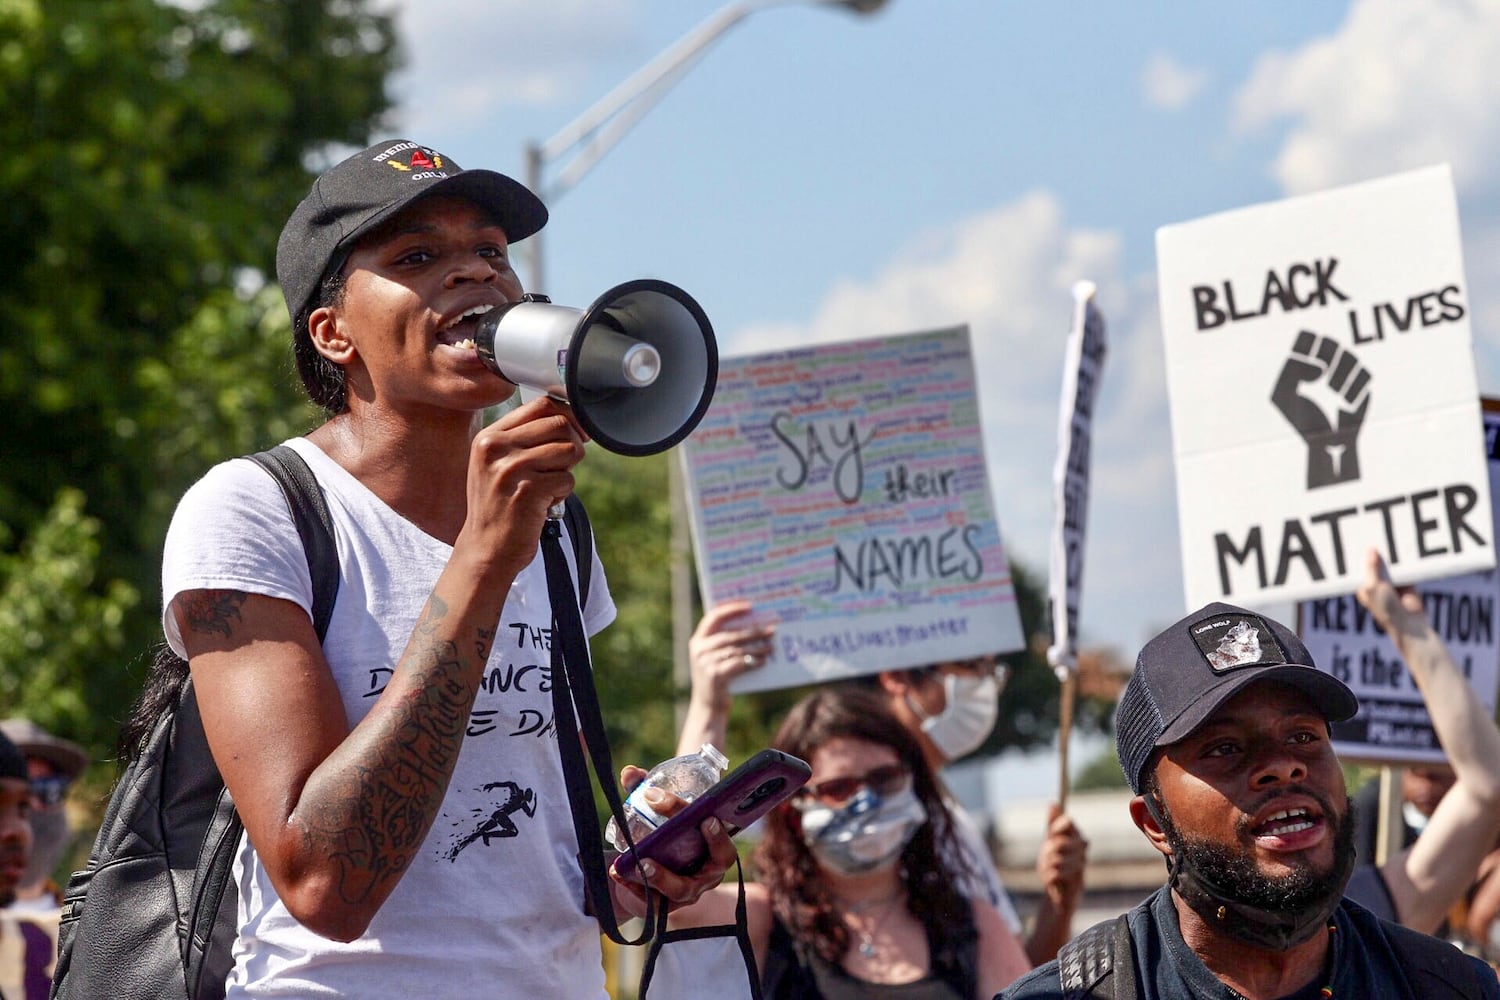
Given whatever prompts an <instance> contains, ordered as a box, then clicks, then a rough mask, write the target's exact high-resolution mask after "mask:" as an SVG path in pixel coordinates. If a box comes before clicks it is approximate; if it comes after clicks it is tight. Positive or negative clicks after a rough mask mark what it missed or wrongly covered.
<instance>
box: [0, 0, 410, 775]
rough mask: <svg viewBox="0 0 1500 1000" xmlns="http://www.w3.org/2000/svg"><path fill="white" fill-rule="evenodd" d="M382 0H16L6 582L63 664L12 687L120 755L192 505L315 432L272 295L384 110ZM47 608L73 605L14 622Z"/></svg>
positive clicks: (1, 55) (3, 217) (5, 170)
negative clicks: (183, 501) (187, 504)
mask: <svg viewBox="0 0 1500 1000" xmlns="http://www.w3.org/2000/svg"><path fill="white" fill-rule="evenodd" d="M376 6H377V5H376V4H375V3H372V2H368V0H209V2H205V3H194V4H181V5H178V4H168V3H158V2H156V0H0V123H3V126H4V130H5V132H6V133H7V134H10V135H13V136H17V137H18V138H19V139H20V140H21V141H19V142H18V143H16V144H14V145H15V148H14V150H13V151H12V154H11V155H8V156H6V157H4V158H3V159H0V239H3V241H4V244H5V246H6V247H7V249H8V251H9V257H10V261H11V263H10V266H8V267H7V268H6V269H5V271H4V273H3V275H0V324H3V327H4V329H5V330H6V337H5V339H4V341H3V342H0V407H3V409H4V410H5V412H6V414H7V417H8V420H9V427H8V428H7V432H6V435H5V437H4V449H5V451H4V459H5V461H4V463H3V471H0V526H3V528H4V533H3V539H0V546H3V547H0V555H4V557H5V560H4V563H3V572H0V587H3V588H4V592H5V593H6V595H7V608H6V613H7V614H12V615H16V616H17V617H15V618H14V621H16V622H19V623H24V625H23V624H17V625H16V626H15V627H16V628H18V629H21V630H22V631H21V632H18V633H17V634H18V635H21V634H23V633H24V635H25V637H26V639H25V641H26V642H27V643H32V644H36V643H39V644H40V646H41V647H42V649H43V650H44V651H45V652H46V655H47V657H48V659H49V661H51V662H55V663H56V664H57V666H56V668H55V669H54V670H53V671H52V672H49V673H47V674H45V675H38V674H37V673H36V672H35V671H34V669H33V666H32V664H31V663H28V662H26V660H25V659H24V658H23V659H21V660H19V661H18V660H15V659H12V658H11V655H10V653H11V647H10V646H8V645H7V646H6V647H5V648H4V650H3V651H0V652H3V653H4V659H3V661H0V692H6V693H7V698H6V703H7V705H25V706H27V707H28V710H30V711H33V712H35V713H36V714H37V715H38V716H39V717H40V718H42V719H43V720H44V721H49V720H50V721H53V722H55V723H56V724H57V725H58V726H59V727H60V728H61V729H62V730H63V731H64V732H66V733H67V734H68V735H70V736H73V737H75V738H77V739H80V740H81V741H83V742H85V743H86V744H88V745H89V746H90V747H91V749H93V750H94V751H95V752H96V754H97V755H101V756H102V755H103V754H104V753H105V752H106V751H107V748H108V747H109V746H110V744H111V743H112V741H113V738H114V732H115V727H116V723H117V720H118V718H119V716H120V714H121V712H122V708H123V706H124V705H125V704H126V703H127V702H128V701H129V699H130V697H132V696H133V693H134V687H135V685H136V683H137V682H138V681H139V674H138V672H137V673H132V672H131V671H129V670H127V669H125V667H126V665H127V664H129V663H131V662H137V663H138V662H139V660H140V653H141V651H143V650H144V649H145V648H146V646H147V645H148V644H149V643H150V641H151V639H152V637H153V635H154V634H155V633H156V631H157V628H156V621H157V619H156V615H157V610H158V609H157V607H156V604H157V601H156V598H155V595H156V594H157V593H158V590H159V584H158V573H159V569H158V567H159V560H160V551H161V540H162V535H163V533H164V530H165V524H166V518H167V517H168V516H169V514H170V511H171V508H172V505H173V504H174V503H175V500H176V497H177V496H178V495H179V494H180V493H181V491H182V490H183V488H185V486H186V485H187V484H188V483H189V482H191V481H192V480H193V479H194V478H195V477H196V476H198V475H200V474H201V473H202V471H203V469H204V468H205V466H206V464H207V462H209V461H212V460H216V459H218V458H221V457H224V456H227V455H229V454H233V453H237V452H242V451H246V450H250V449H252V448H255V447H261V446H263V445H265V444H267V443H270V442H272V441H274V440H276V438H277V437H278V436H281V435H282V434H283V433H284V432H285V431H287V430H288V429H289V428H296V427H299V426H305V425H306V422H307V421H308V419H309V413H308V411H306V410H305V409H303V408H301V405H300V403H299V402H298V400H299V398H300V393H299V392H298V391H297V390H296V389H294V387H293V383H292V381H291V380H290V379H288V378H287V377H286V373H287V372H288V371H289V367H290V361H289V358H290V350H289V342H290V337H289V333H288V324H287V319H286V317H285V315H284V309H283V307H282V306H281V304H280V299H279V295H278V294H276V292H275V290H274V288H271V289H270V290H266V289H264V288H263V287H262V286H263V285H264V280H265V279H264V276H266V275H270V274H272V273H273V270H274V269H273V261H274V253H275V245H276V237H277V235H278V232H279V230H280V225H281V221H282V220H283V219H285V217H286V215H287V214H288V213H289V212H290V211H291V208H292V206H293V205H295V203H296V202H297V200H298V199H299V198H300V197H301V196H302V194H303V193H304V192H305V191H306V190H307V186H308V184H309V183H310V182H311V178H312V173H311V171H310V170H309V165H316V158H317V157H318V156H319V155H320V154H321V152H322V151H323V150H325V149H326V148H328V146H329V145H330V144H348V145H359V144H363V143H364V142H365V141H366V140H367V138H368V136H369V135H370V134H371V132H372V131H374V130H375V129H376V126H377V125H378V123H379V121H380V118H381V116H382V115H383V114H384V113H385V111H386V109H387V99H386V96H385V91H384V80H385V77H386V76H387V74H388V73H389V72H390V70H391V69H392V68H393V67H394V65H395V44H394V32H393V28H392V25H391V24H390V21H389V18H388V16H386V15H383V14H378V13H376V12H375V8H376ZM69 519H71V520H69ZM68 524H71V525H72V528H71V530H64V527H65V526H66V525H68ZM53 563H55V564H56V565H55V566H54V565H53ZM58 567H68V568H67V569H66V571H64V570H63V569H59V568H58ZM27 594H33V595H45V597H46V599H47V600H49V601H54V602H57V603H58V604H59V605H61V604H69V605H71V607H69V608H64V607H61V606H58V607H53V608H51V609H49V610H48V611H47V613H46V614H45V615H39V614H33V613H31V612H30V611H27V610H25V609H22V610H21V611H19V612H16V611H13V610H12V609H11V608H10V607H9V602H10V601H11V600H12V599H14V600H16V601H21V599H22V597H24V595H27ZM134 595H139V599H138V603H137V605H136V607H135V608H134V610H133V611H132V612H131V613H130V614H125V615H124V616H123V618H120V615H121V613H123V611H124V610H125V608H126V607H127V606H128V604H129V601H130V600H132V599H134ZM106 612H108V613H106ZM96 616H97V617H96ZM111 616H113V617H111ZM11 620H12V619H7V626H6V627H10V624H9V623H10V622H11ZM65 660H66V661H67V663H66V664H64V661H65ZM23 689H24V690H23ZM11 691H16V692H20V693H19V694H18V695H16V699H17V700H12V699H11V698H10V697H9V696H8V695H9V692H11Z"/></svg>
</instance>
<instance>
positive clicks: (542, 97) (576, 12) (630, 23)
mask: <svg viewBox="0 0 1500 1000" xmlns="http://www.w3.org/2000/svg"><path fill="white" fill-rule="evenodd" d="M390 6H391V8H392V9H397V10H399V12H400V14H399V21H398V30H399V32H400V37H401V44H402V46H403V48H404V53H405V57H406V59H405V62H406V67H407V68H406V69H404V70H403V71H401V72H399V73H397V74H395V75H394V76H393V77H392V79H391V83H390V89H391V93H392V95H393V96H394V97H395V99H396V103H397V105H398V111H397V114H398V117H399V118H402V119H406V118H409V117H411V116H413V115H420V116H421V118H422V120H423V122H424V123H425V126H426V127H427V128H429V129H431V130H433V131H441V130H446V129H448V128H451V127H454V125H455V123H460V122H464V121H470V120H482V119H485V118H491V117H494V115H495V112H496V111H497V110H499V109H503V108H506V107H515V106H528V105H539V104H544V103H547V102H549V101H553V100H556V99H557V98H558V97H560V96H563V95H566V94H568V93H571V92H572V91H574V90H576V89H578V88H579V87H580V86H582V85H583V83H584V82H585V81H586V80H587V79H588V75H589V72H590V70H591V69H592V68H594V67H595V66H596V65H597V63H598V62H599V61H601V60H603V59H608V58H611V57H613V56H617V55H618V53H619V52H620V51H621V49H622V48H626V49H628V48H629V47H630V43H631V40H632V39H633V38H634V37H635V34H636V31H635V22H636V9H637V4H636V3H635V2H634V0H548V2H547V3H545V4H537V3H532V2H529V0H444V2H442V3H432V2H428V0H422V2H418V0H391V5H390ZM412 67H420V68H421V69H420V71H416V70H413V69H412ZM455 67H457V68H461V69H462V70H463V71H462V72H453V71H452V69H453V68H455ZM474 67H480V68H481V71H480V72H478V73H475V72H474V70H473V68H474Z"/></svg>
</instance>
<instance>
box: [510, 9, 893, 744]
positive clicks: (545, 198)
mask: <svg viewBox="0 0 1500 1000" xmlns="http://www.w3.org/2000/svg"><path fill="white" fill-rule="evenodd" d="M886 3H887V0H735V2H733V3H730V4H728V5H727V6H725V7H722V8H720V9H719V11H718V12H717V13H715V14H714V15H712V16H711V17H709V18H708V19H707V20H706V21H704V22H703V23H702V24H700V25H698V27H696V28H694V29H693V30H692V31H690V32H688V33H687V34H686V35H683V36H682V38H680V39H678V40H677V41H676V42H675V43H673V44H672V45H671V46H669V47H668V48H666V49H665V50H663V51H662V53H661V54H660V55H658V56H657V57H656V58H655V59H653V60H651V61H650V62H649V63H647V64H646V65H645V66H642V67H641V68H640V69H639V70H637V71H636V72H635V73H633V74H632V75H631V76H629V77H628V78H626V79H625V80H624V81H623V82H622V83H621V84H620V85H619V86H617V87H615V89H614V90H611V91H610V92H609V93H607V94H605V95H604V96H603V97H602V98H600V99H599V101H598V102H596V103H595V104H594V105H593V106H592V107H590V108H589V109H588V110H587V111H585V112H584V113H583V114H581V115H579V116H578V117H577V118H575V119H573V121H571V122H569V123H568V124H567V125H565V126H563V127H562V129H560V130H559V131H558V133H557V134H556V135H554V136H553V137H552V138H550V139H548V140H547V141H546V142H541V143H527V145H526V148H525V156H526V186H527V187H528V188H530V189H531V191H532V192H533V193H534V194H535V195H536V196H537V197H538V198H540V199H542V202H543V203H544V204H546V205H548V206H551V205H552V204H553V203H554V202H555V201H556V200H557V199H558V198H560V197H562V196H563V195H564V194H566V193H567V192H568V191H569V190H570V189H571V188H572V187H573V185H575V184H577V183H578V182H579V180H581V179H582V178H583V176H584V175H585V174H587V173H588V172H589V171H590V170H591V169H593V167H594V165H595V164H596V163H598V162H599V160H600V159H602V158H603V157H604V154H606V153H608V152H609V151H610V150H611V149H613V148H614V147H615V144H616V143H618V142H619V141H620V140H621V139H622V138H624V136H625V133H627V132H629V131H630V129H631V128H632V127H634V126H635V124H636V123H637V122H639V121H640V120H641V118H642V117H644V116H645V114H646V113H647V112H648V111H650V110H651V109H652V108H653V107H655V106H656V103H657V102H658V101H660V100H661V98H662V97H663V95H665V94H666V92H667V91H668V90H670V89H671V88H672V87H673V85H675V84H676V83H677V81H678V80H680V79H681V78H682V77H683V75H684V74H685V73H686V72H687V71H688V70H689V69H690V68H692V66H693V64H694V63H696V62H697V60H698V59H699V57H701V56H702V55H703V53H704V51H705V50H706V49H707V48H708V46H709V45H710V44H712V43H713V42H714V41H715V40H716V39H718V38H719V37H720V36H721V35H723V34H724V33H725V32H726V31H728V30H729V29H730V28H732V27H734V26H735V25H736V24H739V23H740V22H741V21H743V20H744V19H745V18H747V17H749V16H750V15H751V14H753V13H755V12H756V11H759V10H764V9H765V8H767V7H785V6H790V5H793V4H801V5H803V6H821V7H841V8H843V9H845V10H848V11H851V12H853V13H855V14H861V15H862V14H873V13H874V12H875V11H877V10H879V9H880V8H881V7H884V6H885V4H886ZM575 151H576V153H575ZM569 153H575V155H574V156H573V158H572V160H571V161H569V162H568V163H567V165H566V166H564V167H563V169H562V171H561V172H560V173H559V174H558V175H557V177H556V178H555V179H554V180H553V181H551V182H550V183H549V182H548V181H547V180H546V179H545V178H544V177H543V176H542V175H543V171H544V170H545V169H546V168H547V166H548V165H549V164H551V163H553V162H554V161H556V160H558V159H560V158H562V157H564V156H567V155H568V154H569ZM543 232H545V230H543ZM519 249H522V250H524V252H525V255H524V260H525V267H526V287H527V288H529V289H530V290H531V291H533V292H546V290H547V278H546V274H545V272H544V271H543V266H544V261H543V257H542V233H541V232H538V233H534V234H533V235H532V236H531V237H529V238H528V239H526V240H525V241H524V242H523V243H522V244H521V246H520V248H519ZM681 478H682V473H681V471H680V470H679V468H678V464H677V463H676V462H674V461H668V462H667V480H668V486H667V488H668V492H669V494H670V497H671V501H670V502H671V521H672V537H671V542H670V560H671V571H670V572H671V601H672V677H673V681H674V683H676V684H677V685H678V686H679V687H685V686H686V685H687V683H688V681H689V679H690V678H689V674H688V654H687V642H688V636H689V635H690V634H691V633H692V631H693V620H692V587H693V581H692V578H691V574H690V571H689V569H688V556H689V549H690V544H689V539H688V535H687V530H686V528H685V527H684V526H685V525H686V524H687V501H686V496H685V493H684V490H683V487H682V481H681ZM678 722H679V724H680V723H681V719H680V718H679V720H678Z"/></svg>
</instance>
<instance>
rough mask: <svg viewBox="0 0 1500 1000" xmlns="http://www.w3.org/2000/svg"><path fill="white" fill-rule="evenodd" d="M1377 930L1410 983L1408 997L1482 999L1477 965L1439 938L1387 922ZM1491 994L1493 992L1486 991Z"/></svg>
mask: <svg viewBox="0 0 1500 1000" xmlns="http://www.w3.org/2000/svg"><path fill="white" fill-rule="evenodd" d="M1381 929H1383V930H1384V931H1385V935H1386V938H1387V939H1388V940H1389V941H1390V942H1391V950H1392V951H1393V952H1394V953H1395V955H1396V961H1397V963H1398V964H1399V965H1400V966H1401V970H1402V971H1403V972H1405V973H1406V981H1407V982H1408V983H1409V984H1411V989H1412V994H1413V995H1414V996H1419V997H1422V1000H1443V998H1446V997H1453V998H1455V1000H1468V998H1473V997H1482V996H1485V995H1486V993H1485V992H1484V990H1483V989H1481V987H1480V984H1479V978H1478V971H1479V969H1480V967H1481V966H1480V963H1479V962H1478V961H1477V960H1476V959H1473V958H1471V957H1469V956H1468V955H1466V954H1464V953H1463V952H1461V951H1459V950H1458V949H1457V948H1455V947H1454V946H1453V945H1451V944H1449V943H1448V942H1447V941H1444V940H1442V939H1441V938H1435V937H1431V936H1430V935H1427V934H1421V933H1418V932H1417V931H1414V930H1412V929H1411V928H1409V927H1402V926H1401V925H1399V924H1393V923H1390V922H1388V921H1382V922H1381ZM1490 992H1491V994H1493V992H1494V991H1493V990H1491V991H1490Z"/></svg>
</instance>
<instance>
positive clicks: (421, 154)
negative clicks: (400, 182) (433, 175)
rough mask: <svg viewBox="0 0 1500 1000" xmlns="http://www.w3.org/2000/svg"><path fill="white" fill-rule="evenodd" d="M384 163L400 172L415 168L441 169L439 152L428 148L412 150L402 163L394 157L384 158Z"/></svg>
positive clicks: (441, 159) (407, 171) (441, 160)
mask: <svg viewBox="0 0 1500 1000" xmlns="http://www.w3.org/2000/svg"><path fill="white" fill-rule="evenodd" d="M385 163H386V166H388V167H394V168H395V169H397V170H399V171H401V172H402V173H410V172H411V171H412V170H413V169H416V170H442V169H443V157H442V156H441V154H438V153H434V152H433V151H432V150H430V149H420V148H419V149H415V150H412V154H411V157H410V158H409V159H408V160H407V162H406V163H402V162H401V161H400V160H397V159H394V158H392V159H389V160H386V161H385Z"/></svg>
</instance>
